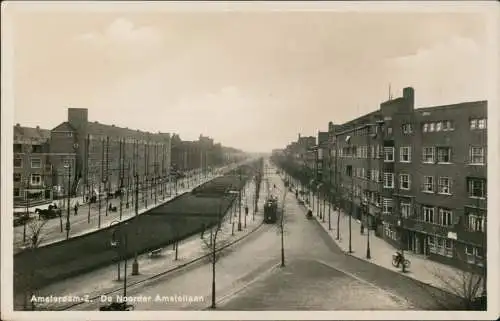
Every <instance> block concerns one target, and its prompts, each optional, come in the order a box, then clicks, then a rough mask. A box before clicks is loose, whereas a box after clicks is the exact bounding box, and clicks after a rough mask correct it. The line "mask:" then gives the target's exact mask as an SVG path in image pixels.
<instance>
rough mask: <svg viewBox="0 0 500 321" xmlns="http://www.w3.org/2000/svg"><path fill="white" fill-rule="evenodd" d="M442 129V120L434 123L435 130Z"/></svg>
mask: <svg viewBox="0 0 500 321" xmlns="http://www.w3.org/2000/svg"><path fill="white" fill-rule="evenodd" d="M442 129H443V122H440V121H438V122H437V123H436V131H437V132H440V131H441V130H442Z"/></svg>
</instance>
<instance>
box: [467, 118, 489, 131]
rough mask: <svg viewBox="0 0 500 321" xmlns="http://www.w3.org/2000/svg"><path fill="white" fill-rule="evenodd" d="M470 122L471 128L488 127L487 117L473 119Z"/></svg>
mask: <svg viewBox="0 0 500 321" xmlns="http://www.w3.org/2000/svg"><path fill="white" fill-rule="evenodd" d="M469 122H470V129H471V130H475V129H486V118H476V119H471V120H470V121H469Z"/></svg>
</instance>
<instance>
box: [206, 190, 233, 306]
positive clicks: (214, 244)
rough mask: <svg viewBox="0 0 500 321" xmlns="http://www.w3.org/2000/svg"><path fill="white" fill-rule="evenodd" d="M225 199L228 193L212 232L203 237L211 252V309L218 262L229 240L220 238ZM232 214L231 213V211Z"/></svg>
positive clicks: (213, 304) (209, 257) (221, 202)
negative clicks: (221, 250) (222, 249)
mask: <svg viewBox="0 0 500 321" xmlns="http://www.w3.org/2000/svg"><path fill="white" fill-rule="evenodd" d="M224 200H226V194H225V195H224V197H223V198H222V199H221V201H220V205H219V209H218V212H217V218H216V221H215V225H214V226H212V227H211V228H210V234H209V235H208V237H207V236H205V237H203V238H202V240H203V243H202V246H203V247H204V249H205V250H206V251H207V252H208V253H209V255H208V257H207V258H208V261H209V262H210V265H211V267H212V304H211V306H210V308H211V309H215V308H216V303H215V300H216V294H215V268H216V263H217V261H218V260H219V258H220V257H221V254H222V253H221V252H220V249H221V248H224V247H225V246H226V245H227V244H228V242H229V240H227V239H226V240H224V239H218V237H219V235H220V232H221V231H222V228H223V223H224V221H225V220H224V213H222V204H223V203H224ZM229 215H231V213H229Z"/></svg>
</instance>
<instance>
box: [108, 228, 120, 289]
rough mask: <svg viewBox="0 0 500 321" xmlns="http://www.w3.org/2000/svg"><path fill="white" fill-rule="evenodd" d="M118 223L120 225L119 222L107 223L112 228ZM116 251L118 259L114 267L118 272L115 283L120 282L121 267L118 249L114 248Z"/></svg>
mask: <svg viewBox="0 0 500 321" xmlns="http://www.w3.org/2000/svg"><path fill="white" fill-rule="evenodd" d="M118 223H120V222H119V221H116V220H114V221H112V222H110V223H109V227H111V226H113V225H114V224H118ZM116 249H117V251H116V252H117V256H118V258H117V262H116V263H117V265H116V267H117V272H118V273H117V278H116V280H117V281H121V275H120V265H121V264H120V251H119V248H118V247H116Z"/></svg>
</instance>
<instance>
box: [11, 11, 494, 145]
mask: <svg viewBox="0 0 500 321" xmlns="http://www.w3.org/2000/svg"><path fill="white" fill-rule="evenodd" d="M429 5H431V3H430V2H429ZM12 17H13V20H12V22H13V26H14V34H13V39H14V46H13V50H14V57H15V60H14V65H13V72H14V82H13V86H14V89H15V91H14V106H15V112H14V113H15V114H14V122H15V123H21V124H22V125H25V126H36V125H40V126H41V127H43V128H48V129H50V128H53V127H54V126H56V125H58V124H59V123H60V122H63V121H65V120H66V118H67V111H66V108H67V107H77V108H88V109H89V118H90V120H91V121H94V120H97V121H99V122H101V123H107V124H116V125H118V126H127V127H129V128H138V129H142V130H150V131H158V130H160V131H163V132H176V133H179V134H180V136H181V138H182V139H196V138H197V137H198V136H199V134H204V135H210V136H211V137H213V138H214V139H215V140H216V141H219V142H222V143H223V144H224V145H227V146H233V147H238V148H242V149H244V150H247V151H268V150H270V149H272V148H281V147H284V146H285V145H286V144H287V143H289V142H290V141H291V140H294V139H296V137H297V134H298V133H299V132H300V133H302V134H303V135H316V134H317V131H318V130H326V129H327V124H328V121H333V122H335V123H342V122H345V121H348V120H350V119H353V118H355V117H358V116H360V115H362V114H364V113H368V112H371V111H373V110H375V109H377V108H379V105H380V103H381V102H382V101H383V100H386V99H387V97H388V87H389V83H391V87H392V90H393V94H394V96H400V95H401V91H402V88H403V87H405V86H412V87H414V88H415V96H416V105H417V107H425V106H432V105H439V104H449V103H457V102H461V101H473V100H483V99H487V98H488V97H487V95H488V92H487V86H485V83H487V81H488V78H487V72H488V70H489V69H488V66H489V65H488V61H487V60H488V59H487V58H488V56H487V55H488V51H489V50H490V48H489V47H488V41H487V24H486V21H485V19H486V18H485V16H484V14H478V13H411V12H406V13H384V12H380V13H363V12H358V13H352V12H351V13H348V12H328V11H323V12H321V11H318V12H286V11H282V12H270V11H267V12H266V11H262V12H215V11H214V12H187V11H184V12H177V13H175V12H159V11H156V13H155V12H151V11H150V12H148V11H145V10H143V11H140V12H139V11H137V10H136V12H135V13H130V12H128V13H127V12H113V11H110V12H107V13H96V12H85V11H80V12H75V11H71V12H70V11H65V10H60V11H59V12H56V11H50V10H48V11H47V10H46V11H44V12H40V11H31V12H23V13H16V14H15V15H13V16H12Z"/></svg>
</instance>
